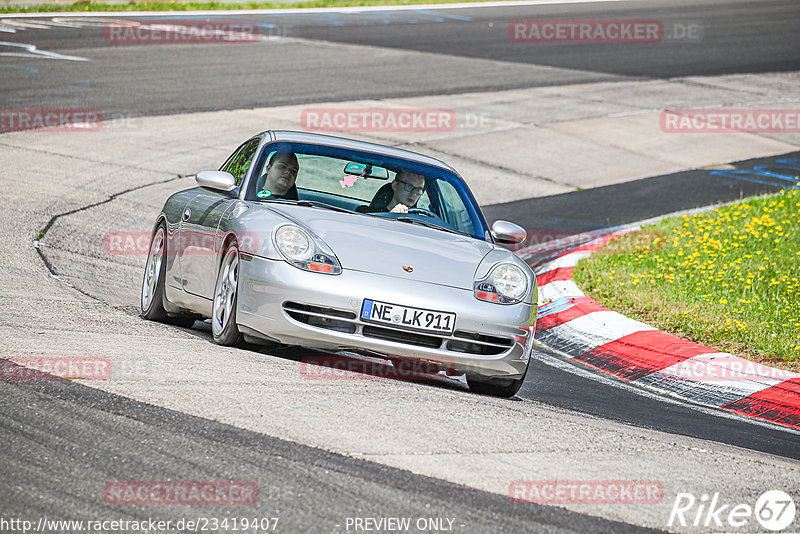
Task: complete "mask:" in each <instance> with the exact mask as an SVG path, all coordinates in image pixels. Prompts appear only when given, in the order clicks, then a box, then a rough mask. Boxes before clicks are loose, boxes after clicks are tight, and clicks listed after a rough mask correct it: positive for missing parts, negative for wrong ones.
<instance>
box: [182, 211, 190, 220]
mask: <svg viewBox="0 0 800 534" xmlns="http://www.w3.org/2000/svg"><path fill="white" fill-rule="evenodd" d="M191 216H192V210H190V209H189V208H186V209H185V210H183V215H181V220H182V221H188V220H189V217H191Z"/></svg>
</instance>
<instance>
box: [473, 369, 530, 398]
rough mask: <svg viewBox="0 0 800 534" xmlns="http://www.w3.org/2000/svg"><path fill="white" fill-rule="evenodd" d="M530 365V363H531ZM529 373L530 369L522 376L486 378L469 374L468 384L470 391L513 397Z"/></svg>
mask: <svg viewBox="0 0 800 534" xmlns="http://www.w3.org/2000/svg"><path fill="white" fill-rule="evenodd" d="M529 365H530V364H529ZM526 374H528V369H527V368H525V372H524V373H522V376H521V377H519V378H516V379H509V378H485V377H482V376H480V375H473V374H469V373H468V374H467V384H468V385H469V389H470V391H472V392H473V393H480V394H482V395H491V396H493V397H506V398H508V397H513V396H514V395H516V394H517V392H518V391H519V389H520V388H521V387H522V383H523V382H525V375H526Z"/></svg>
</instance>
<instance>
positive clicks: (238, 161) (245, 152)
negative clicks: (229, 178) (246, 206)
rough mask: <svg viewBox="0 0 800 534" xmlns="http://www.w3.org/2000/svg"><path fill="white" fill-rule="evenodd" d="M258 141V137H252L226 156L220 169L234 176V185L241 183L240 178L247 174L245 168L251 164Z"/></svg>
mask: <svg viewBox="0 0 800 534" xmlns="http://www.w3.org/2000/svg"><path fill="white" fill-rule="evenodd" d="M260 142H261V140H260V139H253V140H252V141H248V142H247V143H245V144H243V145H242V146H240V147H239V148H238V150H236V152H234V153H233V155H232V156H231V157H229V158H228V161H226V162H225V164H224V165H223V166H222V168H220V170H221V171H226V172H229V173H231V174H232V175H233V177H234V178H236V187H239V186H240V185H242V180H243V179H244V176H245V174H247V170H248V169H249V168H250V165H252V164H253V158H254V157H255V155H256V150H258V145H259V143H260Z"/></svg>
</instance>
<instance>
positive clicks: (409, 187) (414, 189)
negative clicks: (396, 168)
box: [395, 180, 425, 195]
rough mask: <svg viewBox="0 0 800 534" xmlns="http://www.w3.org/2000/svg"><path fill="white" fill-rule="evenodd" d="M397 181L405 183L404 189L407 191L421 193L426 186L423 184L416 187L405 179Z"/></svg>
mask: <svg viewBox="0 0 800 534" xmlns="http://www.w3.org/2000/svg"><path fill="white" fill-rule="evenodd" d="M395 182H400V183H401V184H403V189H404V190H405V191H406V192H407V193H418V194H420V195H421V194H422V193H424V192H425V186H423V187H414V186H413V185H411V184H410V183H408V182H404V181H403V180H395Z"/></svg>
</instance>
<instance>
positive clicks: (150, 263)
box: [140, 223, 167, 322]
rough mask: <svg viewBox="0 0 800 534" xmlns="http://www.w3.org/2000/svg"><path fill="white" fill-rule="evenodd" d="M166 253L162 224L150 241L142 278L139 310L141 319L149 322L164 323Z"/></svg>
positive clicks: (165, 233)
mask: <svg viewBox="0 0 800 534" xmlns="http://www.w3.org/2000/svg"><path fill="white" fill-rule="evenodd" d="M166 252H167V230H166V227H165V226H164V223H161V224H159V225H158V228H156V231H155V232H153V237H152V238H151V239H150V250H149V252H148V253H147V263H145V264H144V276H143V277H142V295H141V297H142V298H141V301H140V304H141V308H142V313H141V315H142V317H144V318H145V319H148V320H150V321H162V322H163V321H164V320H166V318H167V311H166V310H165V309H164V276H165V275H164V273H165V272H166V269H167V265H166V263H164V258H165V257H166Z"/></svg>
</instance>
